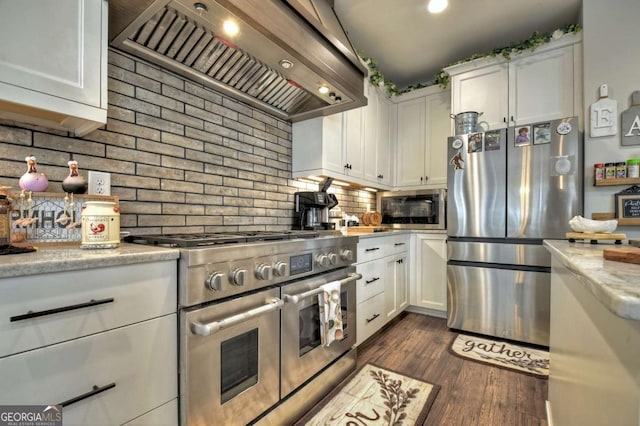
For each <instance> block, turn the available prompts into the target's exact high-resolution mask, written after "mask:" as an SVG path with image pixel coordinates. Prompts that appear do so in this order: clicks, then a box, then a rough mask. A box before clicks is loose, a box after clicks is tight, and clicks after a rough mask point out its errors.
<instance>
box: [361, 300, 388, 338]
mask: <svg viewBox="0 0 640 426" xmlns="http://www.w3.org/2000/svg"><path fill="white" fill-rule="evenodd" d="M356 322H357V327H358V343H357V344H358V345H359V344H361V343H362V342H364V341H365V340H367V339H368V338H369V337H371V335H373V333H375V332H376V331H378V330H380V329H381V328H382V326H383V325H384V324H385V318H384V293H378V294H376V295H375V296H373V297H372V298H370V299H368V300H367V301H366V302H363V303H359V304H358V313H357V321H356Z"/></svg>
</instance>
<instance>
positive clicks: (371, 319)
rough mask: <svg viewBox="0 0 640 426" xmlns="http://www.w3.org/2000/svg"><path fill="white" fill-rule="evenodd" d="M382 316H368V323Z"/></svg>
mask: <svg viewBox="0 0 640 426" xmlns="http://www.w3.org/2000/svg"><path fill="white" fill-rule="evenodd" d="M379 316H380V314H375V315H374V316H372V317H371V318H367V319H366V321H367V324H368V323H370V322H371V321H373V320H374V319H376V318H378V317H379Z"/></svg>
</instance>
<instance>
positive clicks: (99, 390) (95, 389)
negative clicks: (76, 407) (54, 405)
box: [58, 383, 116, 407]
mask: <svg viewBox="0 0 640 426" xmlns="http://www.w3.org/2000/svg"><path fill="white" fill-rule="evenodd" d="M115 387H116V384H115V383H110V384H108V385H105V386H103V387H98V386H96V385H93V389H91V390H90V391H89V392H87V393H83V394H82V395H78V396H76V397H75V398H71V399H67V400H66V401H64V402H61V403H60V404H58V405H62V406H63V407H68V406H69V405H71V404H75V403H76V402H79V401H82V400H83V399H87V398H90V397H92V396H94V395H97V394H99V393H102V392H104V391H107V390H109V389H113V388H115Z"/></svg>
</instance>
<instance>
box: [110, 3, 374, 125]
mask: <svg viewBox="0 0 640 426" xmlns="http://www.w3.org/2000/svg"><path fill="white" fill-rule="evenodd" d="M326 2H327V0H288V1H279V0H216V1H214V0H197V1H193V0H155V1H153V0H139V1H131V0H110V2H109V39H110V43H111V45H112V46H113V47H115V48H117V49H120V50H123V51H126V52H128V53H131V54H132V55H134V56H137V57H140V58H143V59H146V60H148V61H150V62H152V63H154V64H157V65H159V66H161V67H162V68H165V69H168V70H171V71H173V72H176V73H178V74H181V75H183V76H185V77H187V78H189V79H191V80H194V81H196V82H199V83H202V84H204V85H205V86H208V87H211V88H213V89H216V90H219V91H221V92H223V93H225V94H227V95H229V96H231V97H233V98H235V99H238V100H240V101H243V102H246V103H248V104H250V105H252V106H254V107H256V108H258V109H261V110H263V111H266V112H268V113H270V114H273V115H275V116H278V117H280V118H283V119H286V120H290V121H300V120H306V119H309V118H313V117H317V116H321V115H329V114H333V113H336V112H341V111H346V110H348V109H353V108H357V107H360V106H363V105H366V104H367V100H366V97H365V96H364V76H365V75H366V68H365V67H364V66H363V65H362V64H361V63H360V62H359V60H358V57H357V55H356V54H355V53H354V51H353V48H352V47H351V45H350V43H349V40H348V39H347V37H346V35H345V34H344V31H343V30H342V27H341V26H340V23H339V21H338V19H337V17H336V16H335V14H334V12H333V9H332V8H331V6H329V4H328V3H326ZM226 21H231V22H234V23H236V24H237V26H238V32H237V34H236V35H228V34H227V33H225V31H224V30H223V28H224V25H225V22H226ZM287 65H289V67H287ZM323 86H324V87H326V88H328V90H327V91H326V92H325V93H320V92H319V88H320V87H323Z"/></svg>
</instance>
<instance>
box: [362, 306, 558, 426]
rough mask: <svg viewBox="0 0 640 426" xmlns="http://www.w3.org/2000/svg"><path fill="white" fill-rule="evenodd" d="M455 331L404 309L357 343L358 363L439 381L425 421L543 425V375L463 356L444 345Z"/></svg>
mask: <svg viewBox="0 0 640 426" xmlns="http://www.w3.org/2000/svg"><path fill="white" fill-rule="evenodd" d="M456 335H457V333H455V332H452V331H450V330H449V329H448V328H447V326H446V321H445V320H444V319H441V318H435V317H429V316H425V315H419V314H413V313H406V314H402V316H401V317H399V318H397V319H396V320H394V321H393V322H392V323H391V324H389V326H388V327H387V328H385V329H384V330H382V331H381V332H380V333H379V334H377V335H375V336H373V337H372V339H370V340H369V341H367V342H365V343H364V344H363V345H361V346H360V347H359V348H358V365H359V366H360V365H362V364H365V363H367V362H371V363H373V364H376V365H378V366H380V367H386V368H388V369H390V370H394V371H397V372H399V373H404V374H407V375H409V376H413V377H415V378H417V379H422V380H425V381H427V382H429V383H433V384H437V385H440V392H439V393H438V396H437V398H436V400H435V402H434V403H433V406H432V407H431V411H430V412H429V416H428V417H427V420H426V421H425V423H424V425H438V426H440V425H447V426H449V425H452V426H453V425H464V426H472V425H473V426H502V425H505V426H529V425H531V426H532V425H547V421H546V412H545V400H546V396H547V380H546V379H540V378H536V377H533V376H529V375H526V374H522V373H517V372H514V371H510V370H506V369H504V368H497V367H491V366H489V365H486V364H481V363H478V362H474V361H469V360H465V359H462V358H460V357H458V356H456V355H452V354H451V352H449V350H448V347H449V345H450V343H451V341H452V340H453V339H454V338H455V336H456Z"/></svg>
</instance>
